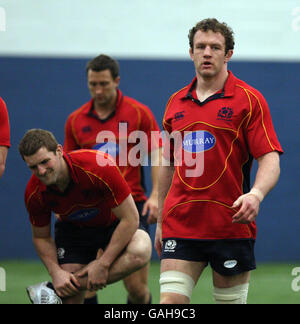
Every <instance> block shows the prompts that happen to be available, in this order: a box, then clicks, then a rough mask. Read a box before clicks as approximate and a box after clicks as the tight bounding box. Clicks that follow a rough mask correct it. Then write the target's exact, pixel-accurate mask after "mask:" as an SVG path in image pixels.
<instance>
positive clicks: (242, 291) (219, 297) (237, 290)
mask: <svg viewBox="0 0 300 324" xmlns="http://www.w3.org/2000/svg"><path fill="white" fill-rule="evenodd" d="M248 288H249V284H248V283H247V284H242V285H238V286H234V287H231V288H216V287H214V293H213V295H214V298H215V301H216V303H217V304H247V296H248Z"/></svg>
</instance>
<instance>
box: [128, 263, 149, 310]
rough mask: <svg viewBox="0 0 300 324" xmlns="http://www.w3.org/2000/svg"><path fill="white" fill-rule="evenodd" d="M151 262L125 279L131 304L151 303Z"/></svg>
mask: <svg viewBox="0 0 300 324" xmlns="http://www.w3.org/2000/svg"><path fill="white" fill-rule="evenodd" d="M149 268H150V263H148V264H147V265H146V266H145V267H143V268H142V269H140V270H138V271H136V272H134V273H132V274H131V275H129V276H128V277H126V278H124V279H123V282H124V285H125V287H126V290H127V292H128V302H129V303H131V304H149V303H150V299H151V294H150V291H149V288H148V273H149Z"/></svg>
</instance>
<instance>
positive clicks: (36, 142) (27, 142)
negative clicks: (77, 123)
mask: <svg viewBox="0 0 300 324" xmlns="http://www.w3.org/2000/svg"><path fill="white" fill-rule="evenodd" d="M57 146H58V142H57V140H56V138H55V137H54V135H53V134H52V133H51V132H49V131H46V130H44V129H30V130H28V131H27V132H26V133H25V135H24V137H23V138H22V140H21V142H20V144H19V152H20V154H21V156H22V158H23V159H24V156H31V155H33V154H35V153H36V152H37V151H38V150H39V149H40V148H42V147H45V148H46V149H47V150H48V151H49V152H54V154H56V150H57Z"/></svg>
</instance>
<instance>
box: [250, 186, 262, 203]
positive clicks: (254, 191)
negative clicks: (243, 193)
mask: <svg viewBox="0 0 300 324" xmlns="http://www.w3.org/2000/svg"><path fill="white" fill-rule="evenodd" d="M249 194H251V195H253V196H255V197H257V198H258V200H259V201H260V202H262V201H263V200H264V198H265V197H264V194H263V193H262V192H261V191H260V190H259V189H257V188H252V189H251V190H250V192H249Z"/></svg>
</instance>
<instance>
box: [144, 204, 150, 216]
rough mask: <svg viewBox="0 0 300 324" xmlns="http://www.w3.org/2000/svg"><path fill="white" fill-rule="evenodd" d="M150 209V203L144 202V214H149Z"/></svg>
mask: <svg viewBox="0 0 300 324" xmlns="http://www.w3.org/2000/svg"><path fill="white" fill-rule="evenodd" d="M148 209H149V205H148V203H147V202H146V203H145V204H144V207H143V211H142V216H146V215H147V213H148Z"/></svg>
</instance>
